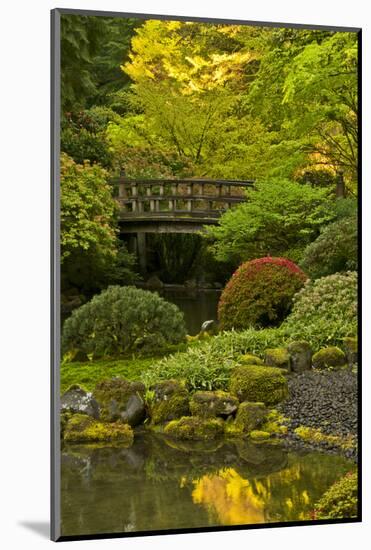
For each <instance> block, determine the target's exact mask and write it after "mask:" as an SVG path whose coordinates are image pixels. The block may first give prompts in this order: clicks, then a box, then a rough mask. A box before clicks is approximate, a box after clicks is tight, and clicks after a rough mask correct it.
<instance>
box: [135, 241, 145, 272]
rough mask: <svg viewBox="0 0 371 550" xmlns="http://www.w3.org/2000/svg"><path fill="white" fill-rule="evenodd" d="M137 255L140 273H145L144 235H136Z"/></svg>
mask: <svg viewBox="0 0 371 550" xmlns="http://www.w3.org/2000/svg"><path fill="white" fill-rule="evenodd" d="M137 253H138V261H139V268H140V271H141V273H143V274H144V273H146V272H147V250H146V234H145V233H141V232H140V233H137Z"/></svg>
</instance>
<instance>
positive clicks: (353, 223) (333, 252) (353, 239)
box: [300, 216, 358, 279]
mask: <svg viewBox="0 0 371 550" xmlns="http://www.w3.org/2000/svg"><path fill="white" fill-rule="evenodd" d="M300 265H301V266H302V268H303V269H304V270H305V271H306V273H308V275H309V276H310V277H311V278H313V279H317V278H319V277H324V276H325V275H331V274H333V273H337V272H339V271H356V270H357V268H358V246H357V217H356V216H354V217H351V218H348V217H346V218H342V219H340V220H338V221H335V222H333V223H331V224H329V225H327V226H326V227H325V228H324V229H323V231H322V232H321V234H320V236H319V237H317V239H316V240H315V241H314V242H313V243H311V244H310V245H308V246H307V248H306V249H305V250H304V254H303V259H302V261H301V264H300Z"/></svg>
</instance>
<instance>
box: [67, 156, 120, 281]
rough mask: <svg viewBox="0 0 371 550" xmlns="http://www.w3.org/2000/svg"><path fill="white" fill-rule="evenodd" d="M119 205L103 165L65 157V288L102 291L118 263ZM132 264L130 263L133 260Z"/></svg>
mask: <svg viewBox="0 0 371 550" xmlns="http://www.w3.org/2000/svg"><path fill="white" fill-rule="evenodd" d="M116 209H117V205H116V203H115V201H114V199H113V198H112V194H111V188H110V186H109V185H108V184H107V172H106V171H105V170H104V169H103V168H101V167H100V166H99V165H97V164H94V165H91V164H90V163H89V162H85V163H84V164H83V165H81V164H76V163H75V162H74V161H73V160H72V159H71V158H70V157H68V156H67V155H66V154H64V153H63V154H62V156H61V262H62V288H65V287H69V286H77V287H79V288H83V289H84V288H85V289H86V288H88V289H91V288H92V287H93V288H97V287H98V288H99V282H102V281H104V280H105V278H106V276H107V271H109V270H110V269H111V268H112V267H113V266H114V265H115V263H116V261H117V237H116V228H115V219H116ZM129 263H130V261H129Z"/></svg>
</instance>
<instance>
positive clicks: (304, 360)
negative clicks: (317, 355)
mask: <svg viewBox="0 0 371 550" xmlns="http://www.w3.org/2000/svg"><path fill="white" fill-rule="evenodd" d="M287 351H288V353H289V355H290V368H291V370H292V371H293V372H295V373H297V374H300V373H301V372H305V371H306V370H311V368H312V355H313V352H312V348H311V346H310V344H308V342H305V341H304V340H297V341H295V342H291V344H289V345H288V346H287Z"/></svg>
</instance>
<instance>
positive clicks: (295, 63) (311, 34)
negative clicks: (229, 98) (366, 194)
mask: <svg viewBox="0 0 371 550" xmlns="http://www.w3.org/2000/svg"><path fill="white" fill-rule="evenodd" d="M356 83H357V36H356V33H345V32H344V33H343V32H335V33H334V32H327V31H307V30H299V29H274V30H272V32H271V33H268V35H267V40H266V50H265V54H264V56H263V57H262V60H261V63H260V67H259V72H258V74H257V75H256V78H255V79H254V81H253V83H252V86H251V91H250V94H249V98H248V99H249V103H250V104H251V106H252V108H258V109H259V113H260V115H261V117H262V119H263V121H264V123H265V124H266V126H267V128H268V129H269V131H271V132H272V131H274V132H275V133H276V135H277V137H278V139H277V140H276V141H275V143H274V145H273V146H272V148H271V152H272V154H274V156H275V158H272V173H281V174H282V173H286V174H293V173H295V172H298V171H299V170H308V168H309V167H310V166H313V167H315V168H323V167H327V168H328V169H329V170H331V171H332V172H333V170H334V168H337V167H341V168H342V169H343V170H344V172H345V175H346V179H347V183H348V185H349V187H351V188H353V189H354V187H355V185H356V182H357V173H356V172H357V154H356V151H357V84H356Z"/></svg>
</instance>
